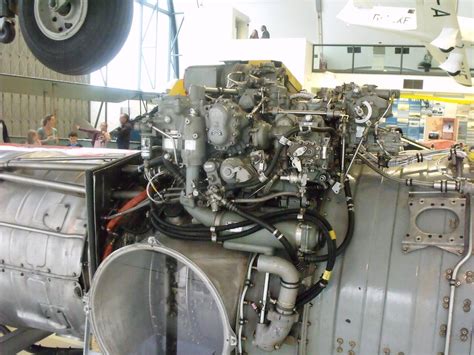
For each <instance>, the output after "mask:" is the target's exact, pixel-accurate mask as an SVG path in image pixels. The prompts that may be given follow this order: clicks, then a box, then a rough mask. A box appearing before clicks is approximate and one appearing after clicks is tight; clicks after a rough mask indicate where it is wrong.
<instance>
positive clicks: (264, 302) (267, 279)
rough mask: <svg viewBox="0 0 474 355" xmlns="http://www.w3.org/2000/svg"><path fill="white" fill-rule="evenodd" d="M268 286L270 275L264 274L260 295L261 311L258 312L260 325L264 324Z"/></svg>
mask: <svg viewBox="0 0 474 355" xmlns="http://www.w3.org/2000/svg"><path fill="white" fill-rule="evenodd" d="M269 285H270V274H269V273H268V272H267V273H266V274H265V281H264V283H263V295H262V309H261V310H260V321H259V322H260V323H265V310H266V308H267V298H268V286H269Z"/></svg>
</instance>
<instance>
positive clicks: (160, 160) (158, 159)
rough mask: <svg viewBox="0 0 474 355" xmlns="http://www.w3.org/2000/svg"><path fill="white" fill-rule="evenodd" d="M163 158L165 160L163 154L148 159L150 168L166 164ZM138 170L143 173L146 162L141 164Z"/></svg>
mask: <svg viewBox="0 0 474 355" xmlns="http://www.w3.org/2000/svg"><path fill="white" fill-rule="evenodd" d="M163 160H165V159H163V157H162V156H159V157H156V158H153V159H150V160H149V161H148V167H149V168H155V167H157V166H161V165H163V164H164V162H163ZM137 171H138V172H139V173H142V172H143V171H145V164H142V165H139V166H138V168H137Z"/></svg>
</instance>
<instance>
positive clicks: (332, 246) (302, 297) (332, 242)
mask: <svg viewBox="0 0 474 355" xmlns="http://www.w3.org/2000/svg"><path fill="white" fill-rule="evenodd" d="M325 236H326V238H327V245H328V260H327V264H326V270H324V273H323V274H322V275H321V277H320V279H319V280H318V282H316V283H315V284H314V285H313V286H311V287H310V288H308V289H307V290H306V291H304V292H303V293H301V294H299V295H298V297H297V298H296V307H301V306H304V305H305V304H306V303H308V302H310V301H311V300H313V299H314V298H315V297H317V296H318V295H319V294H320V293H321V292H322V291H323V290H324V289H325V288H326V286H327V284H328V282H329V279H330V278H331V273H332V270H333V267H334V264H335V261H336V239H335V238H334V237H333V236H332V235H331V233H328V234H327V235H326V234H325Z"/></svg>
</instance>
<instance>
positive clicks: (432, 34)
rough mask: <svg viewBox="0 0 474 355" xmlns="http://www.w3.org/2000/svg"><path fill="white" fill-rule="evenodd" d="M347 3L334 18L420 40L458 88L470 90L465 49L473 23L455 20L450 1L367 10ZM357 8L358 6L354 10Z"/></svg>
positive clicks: (364, 1)
mask: <svg viewBox="0 0 474 355" xmlns="http://www.w3.org/2000/svg"><path fill="white" fill-rule="evenodd" d="M371 3H372V1H370V0H369V1H367V0H362V1H361V0H359V1H357V0H356V1H353V0H350V1H349V2H348V3H347V4H346V6H345V7H344V8H343V9H342V11H341V12H340V13H339V14H338V15H337V17H338V18H339V19H340V20H342V21H344V22H346V23H349V24H352V25H359V26H365V27H373V28H377V29H383V30H389V31H396V32H402V33H404V34H406V35H407V36H411V37H415V38H417V39H418V40H420V41H421V42H422V43H423V44H424V45H425V46H426V48H427V50H428V51H429V52H430V53H431V55H432V56H433V58H434V59H435V60H436V61H437V62H438V63H440V65H439V68H441V69H443V70H444V71H446V72H447V73H448V74H449V75H450V76H452V77H453V78H454V79H455V80H456V81H457V82H458V83H459V84H462V85H465V86H472V80H471V73H470V67H469V63H468V60H467V56H466V50H465V46H467V45H468V44H469V43H472V42H473V41H474V19H473V18H468V17H458V16H457V6H456V1H454V0H416V5H415V6H414V7H409V8H408V7H393V6H370V4H371ZM357 5H360V6H357Z"/></svg>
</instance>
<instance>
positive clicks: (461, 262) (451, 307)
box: [444, 195, 474, 355]
mask: <svg viewBox="0 0 474 355" xmlns="http://www.w3.org/2000/svg"><path fill="white" fill-rule="evenodd" d="M473 203H474V196H473V195H470V199H469V211H470V212H471V213H470V221H469V242H468V246H467V252H466V255H464V257H463V258H462V259H461V260H459V262H458V263H457V264H456V266H455V267H454V269H453V273H452V275H451V279H450V280H449V284H450V293H449V308H448V324H447V327H446V343H445V345H444V355H449V348H450V345H451V333H452V331H453V312H454V300H455V299H454V297H455V295H456V287H457V285H456V282H457V281H456V278H457V276H458V272H459V270H460V269H461V267H462V266H463V265H464V264H465V263H466V262H467V261H468V260H469V258H470V257H471V255H472V247H473V244H474V240H473V239H474V236H473V233H474V231H473V229H474V216H473V214H472V208H473Z"/></svg>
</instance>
